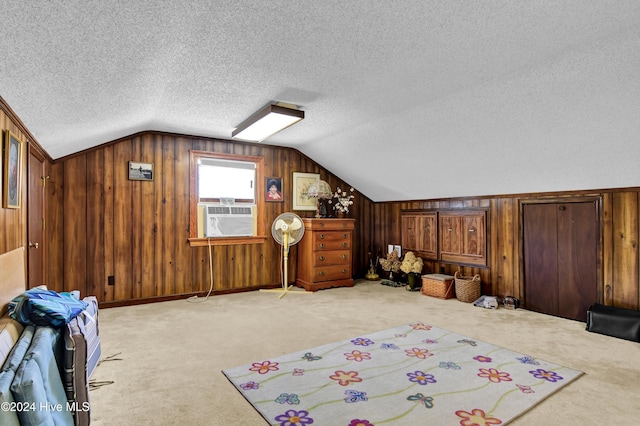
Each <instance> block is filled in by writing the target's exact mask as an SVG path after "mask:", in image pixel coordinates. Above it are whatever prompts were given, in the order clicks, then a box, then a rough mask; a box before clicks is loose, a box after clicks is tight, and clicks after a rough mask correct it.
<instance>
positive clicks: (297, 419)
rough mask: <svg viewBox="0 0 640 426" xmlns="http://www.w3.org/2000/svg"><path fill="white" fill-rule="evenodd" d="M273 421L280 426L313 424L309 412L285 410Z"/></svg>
mask: <svg viewBox="0 0 640 426" xmlns="http://www.w3.org/2000/svg"><path fill="white" fill-rule="evenodd" d="M275 420H276V421H277V422H279V424H280V426H303V425H310V424H312V423H313V419H312V418H311V417H309V412H308V411H305V410H300V411H296V410H287V411H286V412H285V413H284V414H280V415H279V416H276V418H275Z"/></svg>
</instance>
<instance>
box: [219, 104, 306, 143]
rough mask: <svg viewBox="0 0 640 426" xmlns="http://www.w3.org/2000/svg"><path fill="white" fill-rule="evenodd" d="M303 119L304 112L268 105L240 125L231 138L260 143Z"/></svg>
mask: <svg viewBox="0 0 640 426" xmlns="http://www.w3.org/2000/svg"><path fill="white" fill-rule="evenodd" d="M303 118H304V111H300V110H298V109H294V108H288V107H284V106H282V105H274V104H270V105H267V106H266V107H265V108H263V109H261V110H260V111H258V112H256V113H255V114H253V115H252V116H251V117H249V118H247V119H246V120H244V121H243V122H242V123H240V125H238V127H237V128H236V129H235V130H234V131H233V132H231V137H233V138H236V139H242V140H247V141H254V142H260V141H263V140H265V139H267V138H268V137H269V136H271V135H273V134H275V133H278V132H279V131H281V130H284V129H286V128H287V127H289V126H291V125H292V124H294V123H297V122H298V121H300V120H302V119H303Z"/></svg>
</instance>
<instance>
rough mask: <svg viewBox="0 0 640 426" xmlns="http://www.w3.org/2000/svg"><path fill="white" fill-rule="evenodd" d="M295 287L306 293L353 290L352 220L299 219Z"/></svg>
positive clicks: (353, 220)
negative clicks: (301, 228) (301, 225)
mask: <svg viewBox="0 0 640 426" xmlns="http://www.w3.org/2000/svg"><path fill="white" fill-rule="evenodd" d="M302 221H303V222H304V236H303V237H302V240H301V241H300V242H299V243H298V279H297V280H296V285H297V286H298V287H304V288H305V290H307V291H316V290H320V289H323V288H330V287H353V277H352V276H351V261H352V245H353V229H354V225H355V219H329V218H320V219H310V218H305V219H302Z"/></svg>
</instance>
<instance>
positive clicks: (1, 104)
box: [0, 96, 52, 161]
mask: <svg viewBox="0 0 640 426" xmlns="http://www.w3.org/2000/svg"><path fill="white" fill-rule="evenodd" d="M0 108H1V109H2V110H3V111H4V113H5V114H6V115H7V117H9V119H10V120H11V121H12V122H13V123H14V124H15V125H16V126H18V128H20V131H21V132H22V133H24V134H25V135H26V136H27V139H28V140H27V142H28V143H29V148H30V149H33V150H35V151H37V152H38V153H39V154H40V155H41V156H42V157H43V158H46V159H47V160H48V161H52V160H51V156H50V155H49V153H48V152H47V151H46V150H45V149H44V148H42V146H41V145H40V143H39V142H38V140H37V139H36V138H35V136H33V135H32V134H31V132H30V131H29V129H27V126H25V125H24V123H23V122H22V120H21V119H20V117H18V115H17V114H16V113H15V111H13V109H12V108H11V107H10V106H9V104H8V103H7V101H5V100H4V98H3V97H2V96H0Z"/></svg>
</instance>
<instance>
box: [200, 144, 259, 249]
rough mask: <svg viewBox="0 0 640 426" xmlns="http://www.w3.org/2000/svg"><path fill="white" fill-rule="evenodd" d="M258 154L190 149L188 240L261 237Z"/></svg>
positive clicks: (221, 241)
mask: <svg viewBox="0 0 640 426" xmlns="http://www.w3.org/2000/svg"><path fill="white" fill-rule="evenodd" d="M263 163H264V160H263V158H262V157H251V156H243V155H234V154H221V153H214V152H205V151H191V180H190V181H191V184H190V185H191V188H190V190H191V192H190V238H189V241H190V244H191V245H192V246H194V245H204V244H209V243H211V244H251V243H259V242H263V241H264V240H265V238H266V237H265V232H264V224H263V219H262V218H263V201H264V200H263V192H264V190H263V189H264V188H262V186H263V178H262V176H263Z"/></svg>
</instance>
